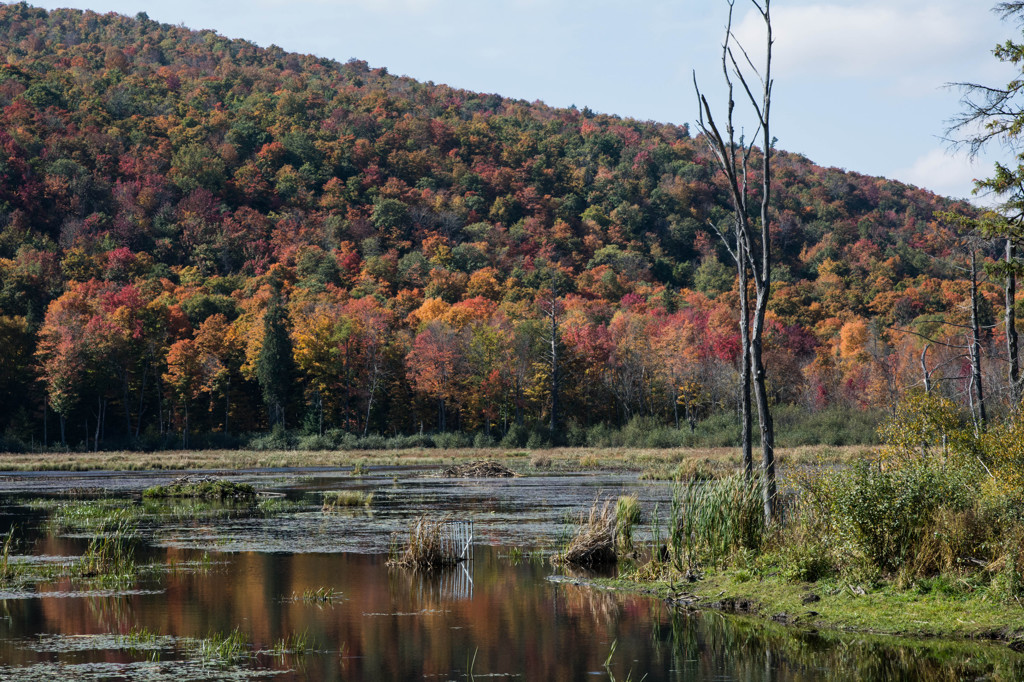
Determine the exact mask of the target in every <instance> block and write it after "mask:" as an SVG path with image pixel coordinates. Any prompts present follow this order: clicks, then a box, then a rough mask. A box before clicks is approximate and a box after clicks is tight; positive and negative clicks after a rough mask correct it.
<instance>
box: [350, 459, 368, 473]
mask: <svg viewBox="0 0 1024 682" xmlns="http://www.w3.org/2000/svg"><path fill="white" fill-rule="evenodd" d="M367 471H368V468H367V466H366V464H365V463H363V462H356V464H355V466H353V467H352V475H353V476H365V475H366V472H367Z"/></svg>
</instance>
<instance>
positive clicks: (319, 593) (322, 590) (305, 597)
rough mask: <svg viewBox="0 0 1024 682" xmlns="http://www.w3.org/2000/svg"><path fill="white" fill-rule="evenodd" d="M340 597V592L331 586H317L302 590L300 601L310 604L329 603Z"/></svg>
mask: <svg viewBox="0 0 1024 682" xmlns="http://www.w3.org/2000/svg"><path fill="white" fill-rule="evenodd" d="M341 598H342V593H341V592H338V591H337V590H335V589H334V588H333V587H318V588H317V589H315V590H312V589H306V590H303V591H302V601H304V602H307V603H310V604H329V603H332V602H335V601H338V600H339V599H341Z"/></svg>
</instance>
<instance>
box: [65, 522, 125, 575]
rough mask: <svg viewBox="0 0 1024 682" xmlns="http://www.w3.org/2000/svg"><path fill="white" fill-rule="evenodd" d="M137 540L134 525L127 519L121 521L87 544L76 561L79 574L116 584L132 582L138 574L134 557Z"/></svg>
mask: <svg viewBox="0 0 1024 682" xmlns="http://www.w3.org/2000/svg"><path fill="white" fill-rule="evenodd" d="M136 541H137V530H136V528H135V525H134V524H133V523H132V522H131V521H130V520H128V519H122V520H121V521H119V522H118V525H117V526H116V527H115V528H114V529H113V530H111V531H109V532H105V533H103V534H102V535H98V536H96V537H94V538H93V539H92V540H90V541H89V546H88V547H87V548H86V550H85V553H84V554H83V555H82V557H81V558H80V559H79V561H78V572H79V575H81V576H82V577H101V578H104V579H106V580H115V581H120V580H127V579H131V578H132V577H134V576H135V574H136V572H137V566H136V564H135V558H134V549H135V543H136Z"/></svg>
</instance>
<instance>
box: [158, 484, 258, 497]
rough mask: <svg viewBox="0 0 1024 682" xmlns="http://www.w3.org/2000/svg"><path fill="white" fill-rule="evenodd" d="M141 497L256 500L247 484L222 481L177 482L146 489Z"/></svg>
mask: <svg viewBox="0 0 1024 682" xmlns="http://www.w3.org/2000/svg"><path fill="white" fill-rule="evenodd" d="M142 496H143V497H144V498H147V499H162V498H177V497H191V498H196V499H202V500H235V501H248V500H254V499H256V489H255V488H254V487H253V486H251V485H250V484H248V483H235V482H233V481H225V480H223V479H203V480H197V481H193V480H178V481H175V482H174V483H172V484H171V485H155V486H153V487H151V488H146V489H145V490H144V491H143V492H142Z"/></svg>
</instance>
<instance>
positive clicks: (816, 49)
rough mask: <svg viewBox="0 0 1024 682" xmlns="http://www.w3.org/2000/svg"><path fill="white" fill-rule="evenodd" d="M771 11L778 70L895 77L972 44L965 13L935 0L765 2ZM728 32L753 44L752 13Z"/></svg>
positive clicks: (755, 18) (755, 20) (756, 38)
mask: <svg viewBox="0 0 1024 682" xmlns="http://www.w3.org/2000/svg"><path fill="white" fill-rule="evenodd" d="M772 15H773V16H772V20H773V29H774V33H775V39H776V42H775V57H776V62H775V65H776V66H777V67H778V72H779V73H780V74H784V75H786V76H794V75H802V74H803V75H806V74H812V75H820V74H825V75H829V76H833V77H835V76H839V77H865V76H869V77H872V78H878V77H879V76H884V75H885V74H889V75H892V76H896V75H898V74H899V72H901V71H904V70H905V69H908V68H914V69H915V70H919V69H920V68H922V67H925V68H928V67H932V66H935V65H937V64H945V63H948V62H949V61H950V60H951V59H954V58H956V55H957V54H961V53H962V51H963V50H964V49H965V48H967V49H970V50H973V45H974V40H975V36H976V35H977V31H975V30H973V29H974V27H972V26H970V24H971V23H972V21H974V20H972V18H971V13H965V12H964V8H963V7H962V6H958V3H957V4H954V3H950V2H941V1H940V2H930V3H920V2H914V3H909V2H892V1H890V2H882V1H880V0H867V1H862V2H857V3H855V4H850V5H846V4H841V3H838V2H832V3H828V4H820V3H815V4H811V5H803V6H795V7H778V8H773V11H772ZM976 23H977V22H976ZM736 34H737V36H738V37H739V38H740V40H741V41H742V42H743V43H744V44H745V45H748V46H756V45H758V44H759V43H760V42H761V41H762V40H763V28H762V25H761V20H760V16H759V15H757V14H756V13H755V12H753V11H750V12H748V13H747V14H745V15H744V17H743V19H742V20H741V21H740V23H739V24H738V26H737V29H736ZM980 56H984V55H980Z"/></svg>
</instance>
